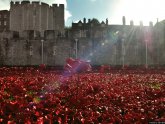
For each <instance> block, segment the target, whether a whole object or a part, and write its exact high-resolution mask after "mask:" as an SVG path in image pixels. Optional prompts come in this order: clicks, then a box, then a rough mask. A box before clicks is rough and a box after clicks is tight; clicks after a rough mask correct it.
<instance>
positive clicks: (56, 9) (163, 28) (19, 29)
mask: <svg viewBox="0 0 165 124" xmlns="http://www.w3.org/2000/svg"><path fill="white" fill-rule="evenodd" d="M108 23H109V22H108V19H106V20H105V21H102V22H101V23H100V22H99V21H98V20H97V19H88V21H87V20H86V18H84V19H83V21H81V20H80V21H79V22H78V23H72V27H70V28H65V26H64V5H63V4H60V5H57V4H53V5H52V6H49V5H48V4H46V3H42V2H41V3H40V2H34V1H33V2H30V1H29V0H23V1H22V2H13V1H11V2H10V10H9V11H7V10H2V11H0V65H1V66H3V65H8V66H28V65H39V64H42V63H44V64H46V65H48V66H59V65H60V66H62V65H64V63H65V59H66V58H68V57H74V58H81V59H85V60H89V61H91V64H92V65H102V64H108V65H146V64H147V65H164V63H165V55H164V54H163V53H164V52H165V37H164V36H165V24H164V22H161V23H157V24H156V25H153V23H152V22H150V24H149V26H143V23H142V22H140V25H139V26H135V25H134V23H133V21H131V22H130V25H126V19H125V17H124V16H123V18H122V23H123V24H122V25H109V24H108Z"/></svg>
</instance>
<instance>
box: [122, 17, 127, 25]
mask: <svg viewBox="0 0 165 124" xmlns="http://www.w3.org/2000/svg"><path fill="white" fill-rule="evenodd" d="M122 22H123V25H125V24H126V19H125V16H123V18H122Z"/></svg>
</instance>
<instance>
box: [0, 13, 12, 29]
mask: <svg viewBox="0 0 165 124" xmlns="http://www.w3.org/2000/svg"><path fill="white" fill-rule="evenodd" d="M9 22H10V12H9V11H8V10H0V32H5V31H9V27H10V23H9Z"/></svg>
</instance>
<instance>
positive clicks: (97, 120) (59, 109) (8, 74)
mask: <svg viewBox="0 0 165 124" xmlns="http://www.w3.org/2000/svg"><path fill="white" fill-rule="evenodd" d="M152 122H155V123H156V122H162V123H163V122H165V70H164V69H109V70H108V71H107V72H106V73H105V72H103V71H102V72H99V71H96V70H95V71H92V72H90V73H79V74H73V75H68V74H67V73H65V72H63V71H62V70H60V71H58V70H55V69H45V68H33V67H26V68H25V67H24V68H23V67H10V68H7V67H3V68H0V123H3V124H120V123H123V124H132V123H136V124H141V123H143V124H145V123H152Z"/></svg>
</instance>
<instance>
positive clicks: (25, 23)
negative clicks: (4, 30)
mask: <svg viewBox="0 0 165 124" xmlns="http://www.w3.org/2000/svg"><path fill="white" fill-rule="evenodd" d="M10 30H11V31H17V32H19V34H20V35H23V32H25V31H34V32H39V33H40V36H41V37H43V36H44V32H45V31H47V30H52V31H56V32H60V33H62V32H63V31H64V5H63V4H60V5H59V6H58V5H57V4H53V6H49V5H48V4H46V3H43V2H41V3H40V2H36V1H33V2H31V3H30V1H29V0H24V1H22V2H21V3H20V2H18V1H16V2H15V3H14V2H13V1H11V3H10Z"/></svg>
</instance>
